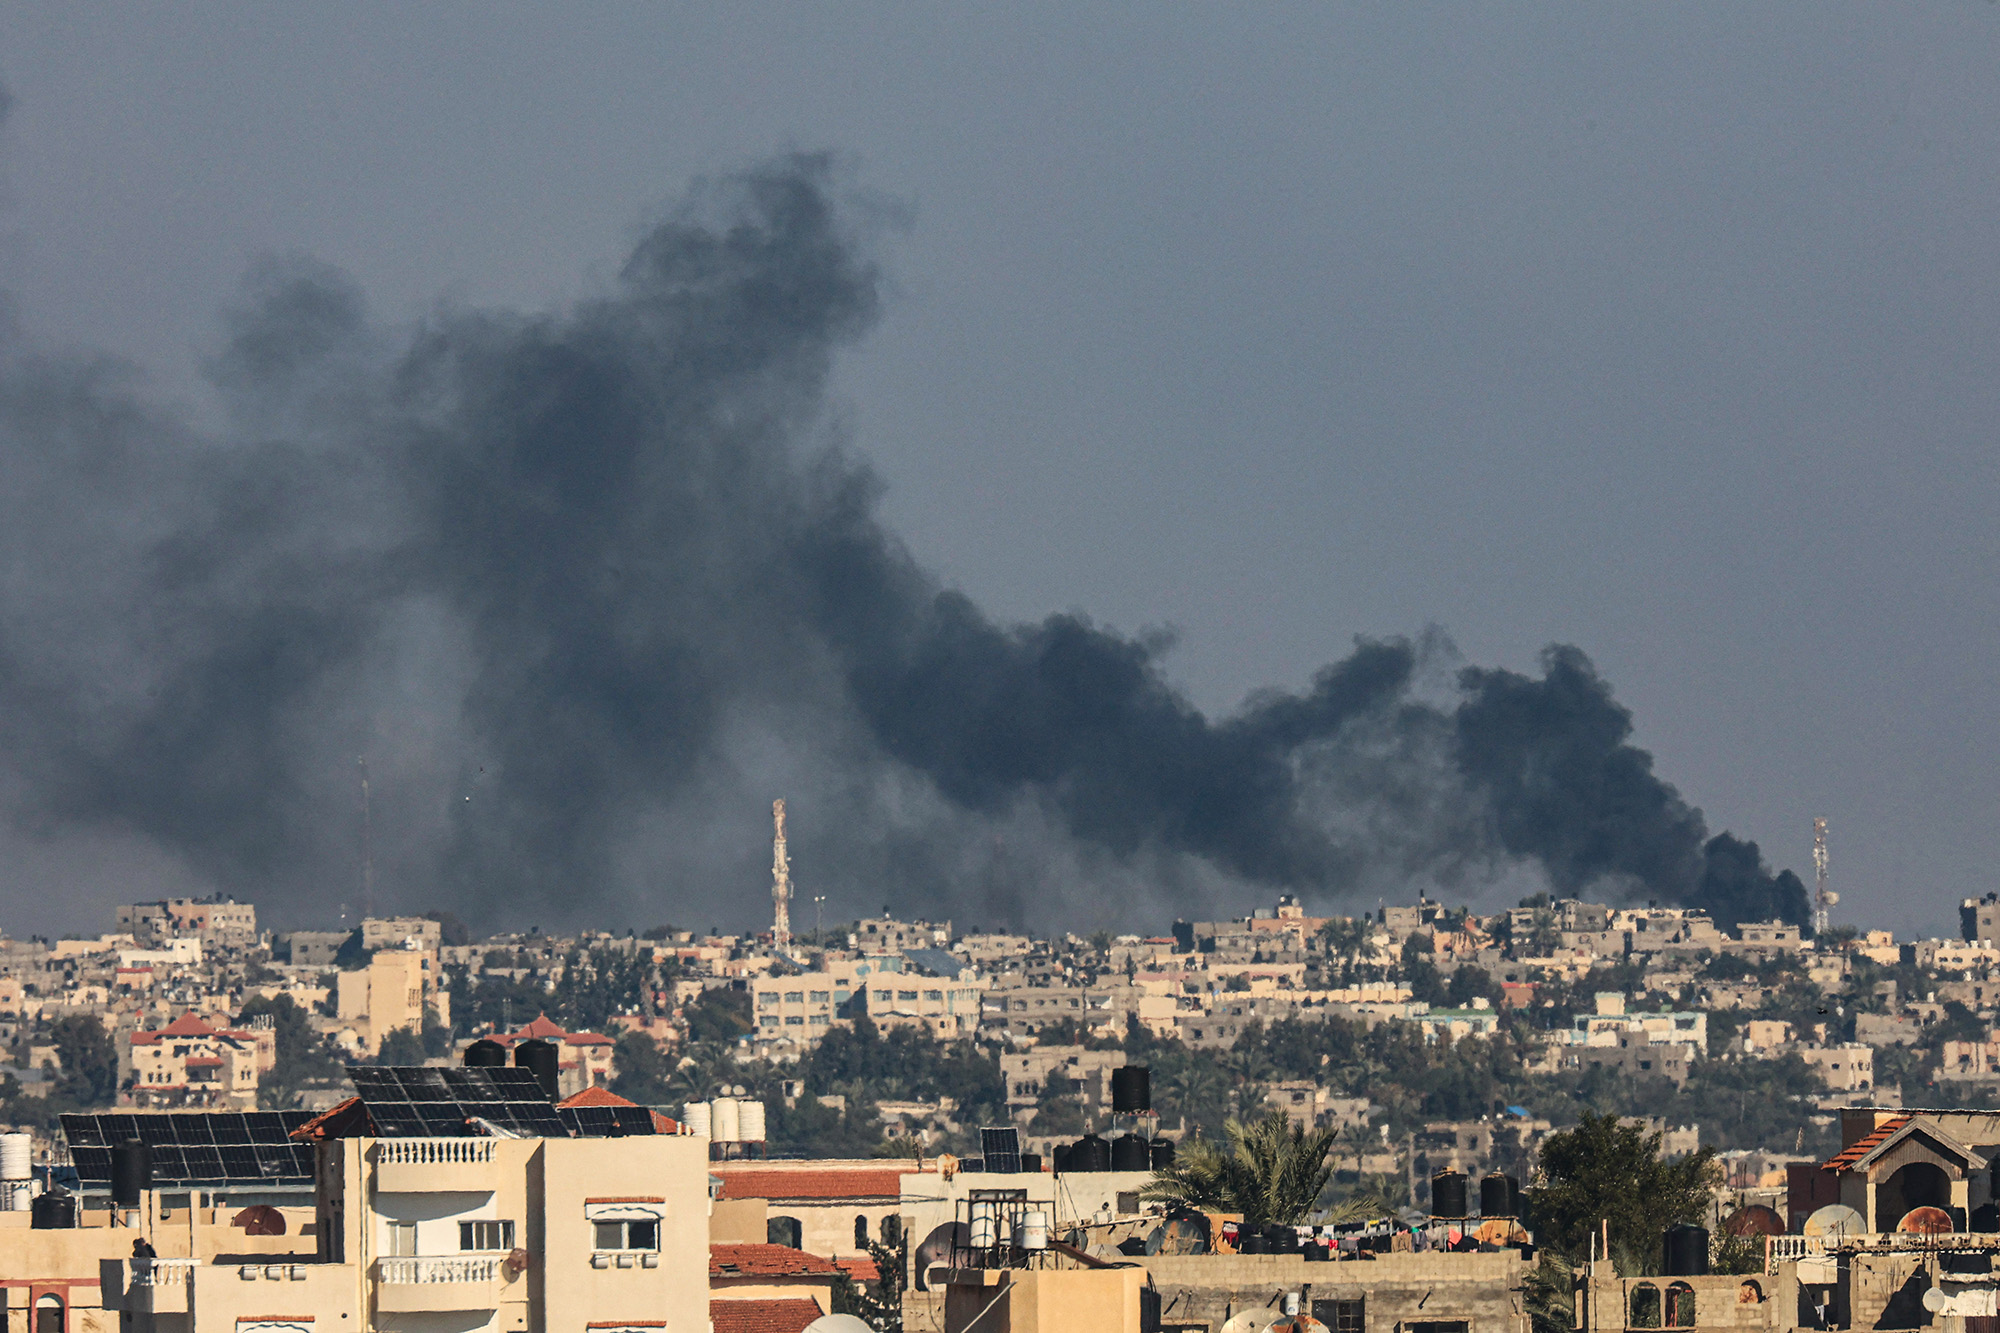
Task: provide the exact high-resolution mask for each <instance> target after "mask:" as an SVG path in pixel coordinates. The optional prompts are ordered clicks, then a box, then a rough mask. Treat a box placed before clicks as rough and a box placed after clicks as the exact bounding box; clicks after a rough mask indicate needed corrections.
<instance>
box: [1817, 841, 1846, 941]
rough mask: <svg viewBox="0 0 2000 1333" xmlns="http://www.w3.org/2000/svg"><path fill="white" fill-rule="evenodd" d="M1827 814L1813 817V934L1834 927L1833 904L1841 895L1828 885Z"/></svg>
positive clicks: (1824, 931)
mask: <svg viewBox="0 0 2000 1333" xmlns="http://www.w3.org/2000/svg"><path fill="white" fill-rule="evenodd" d="M1827 863H1828V858H1827V854H1826V816H1824V815H1817V816H1814V818H1813V878H1814V880H1815V884H1814V889H1813V934H1814V935H1816V936H1822V937H1823V936H1824V935H1825V934H1826V932H1827V931H1828V930H1829V929H1831V928H1832V918H1833V910H1832V909H1833V905H1834V904H1835V903H1837V902H1839V901H1840V895H1839V894H1837V893H1830V892H1828V891H1827V887H1826V868H1827Z"/></svg>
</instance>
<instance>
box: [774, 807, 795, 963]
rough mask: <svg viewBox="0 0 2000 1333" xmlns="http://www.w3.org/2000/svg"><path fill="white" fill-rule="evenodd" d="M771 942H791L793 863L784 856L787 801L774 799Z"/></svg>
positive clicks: (782, 946)
mask: <svg viewBox="0 0 2000 1333" xmlns="http://www.w3.org/2000/svg"><path fill="white" fill-rule="evenodd" d="M771 823H772V824H773V825H774V826H775V828H776V835H775V836H774V837H773V838H772V839H771V943H772V944H773V945H774V946H776V947H777V948H780V949H782V948H784V947H785V946H786V945H788V944H790V943H791V942H792V863H791V859H790V858H789V857H787V856H786V855H785V802H784V799H783V798H782V797H780V798H779V799H778V800H775V801H773V802H771Z"/></svg>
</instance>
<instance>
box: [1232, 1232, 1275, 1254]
mask: <svg viewBox="0 0 2000 1333" xmlns="http://www.w3.org/2000/svg"><path fill="white" fill-rule="evenodd" d="M1236 1252H1237V1253H1238V1254H1269V1253H1270V1252H1271V1242H1270V1241H1268V1240H1265V1239H1264V1237H1263V1236H1262V1235H1261V1234H1252V1235H1248V1236H1239V1237H1237V1239H1236Z"/></svg>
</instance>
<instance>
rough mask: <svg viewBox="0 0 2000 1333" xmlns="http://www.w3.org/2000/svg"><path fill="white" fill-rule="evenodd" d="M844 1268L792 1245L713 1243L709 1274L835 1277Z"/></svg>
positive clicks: (709, 1249)
mask: <svg viewBox="0 0 2000 1333" xmlns="http://www.w3.org/2000/svg"><path fill="white" fill-rule="evenodd" d="M839 1272H840V1268H839V1266H838V1265H836V1264H835V1263H834V1262H833V1261H832V1260H830V1259H822V1258H820V1257H819V1256H818V1255H816V1254H807V1253H806V1252H805V1251H804V1250H795V1249H793V1248H792V1247H791V1246H789V1245H711V1246H709V1247H708V1275H709V1277H710V1278H718V1277H833V1276H835V1275H837V1274H838V1273H839Z"/></svg>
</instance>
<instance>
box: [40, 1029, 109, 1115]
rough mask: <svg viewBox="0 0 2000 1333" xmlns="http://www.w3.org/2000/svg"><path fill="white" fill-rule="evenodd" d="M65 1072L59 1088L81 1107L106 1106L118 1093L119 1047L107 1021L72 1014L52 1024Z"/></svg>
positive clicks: (60, 1092) (52, 1031)
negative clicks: (107, 1026)
mask: <svg viewBox="0 0 2000 1333" xmlns="http://www.w3.org/2000/svg"><path fill="white" fill-rule="evenodd" d="M49 1036H50V1037H51V1038H52V1039H53V1040H54V1042H55V1047H56V1059H57V1060H59V1061H60V1062H61V1064H62V1074H61V1077H60V1079H59V1080H58V1082H57V1084H56V1091H57V1092H58V1093H59V1094H61V1095H62V1096H64V1097H67V1098H69V1099H70V1100H71V1101H73V1102H75V1103H77V1104H78V1105H79V1106H104V1105H108V1104H109V1103H110V1102H111V1100H112V1099H113V1098H114V1097H116V1096H117V1095H118V1048H117V1047H116V1046H114V1045H112V1043H111V1034H110V1033H108V1032H106V1031H105V1030H104V1024H102V1023H100V1022H98V1021H97V1020H96V1019H95V1018H92V1017H90V1016H89V1015H88V1014H72V1015H71V1016H70V1017H68V1018H59V1019H57V1020H56V1021H55V1022H54V1023H51V1024H50V1025H49Z"/></svg>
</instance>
